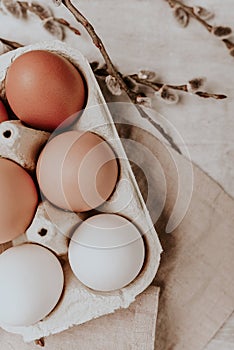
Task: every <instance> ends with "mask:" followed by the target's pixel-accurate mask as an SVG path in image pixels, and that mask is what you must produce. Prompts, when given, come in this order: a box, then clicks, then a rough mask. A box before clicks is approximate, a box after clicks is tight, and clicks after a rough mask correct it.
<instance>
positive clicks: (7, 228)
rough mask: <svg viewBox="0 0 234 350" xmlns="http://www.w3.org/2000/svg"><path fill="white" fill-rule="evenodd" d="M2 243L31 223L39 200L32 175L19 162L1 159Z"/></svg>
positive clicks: (0, 241)
mask: <svg viewBox="0 0 234 350" xmlns="http://www.w3.org/2000/svg"><path fill="white" fill-rule="evenodd" d="M0 193H1V196H0V243H5V242H8V241H11V240H12V239H14V238H16V237H17V236H19V235H21V234H22V233H24V232H25V230H26V229H27V227H28V226H29V225H30V223H31V221H32V219H33V216H34V213H35V210H36V206H37V202H38V195H37V190H36V187H35V185H34V182H33V180H32V178H31V176H30V175H29V174H28V173H27V172H26V171H25V170H24V169H23V168H22V167H21V166H19V165H18V164H16V163H14V162H12V161H10V160H8V159H3V158H1V159H0Z"/></svg>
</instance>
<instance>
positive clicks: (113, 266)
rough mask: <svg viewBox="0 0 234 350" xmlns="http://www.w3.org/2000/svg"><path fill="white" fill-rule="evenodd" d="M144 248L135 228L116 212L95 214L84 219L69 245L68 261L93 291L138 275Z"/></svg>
mask: <svg viewBox="0 0 234 350" xmlns="http://www.w3.org/2000/svg"><path fill="white" fill-rule="evenodd" d="M144 256H145V247H144V242H143V239H142V236H141V234H140V232H139V231H138V229H137V228H136V227H135V226H134V225H133V224H132V223H131V222H130V221H128V220H127V219H125V218H123V217H121V216H119V215H116V214H99V215H95V216H93V217H90V218H89V219H87V220H86V221H84V222H83V223H82V224H81V225H80V226H79V227H78V228H77V229H76V231H75V232H74V234H73V236H72V238H71V241H70V244H69V252H68V257H69V263H70V265H71V268H72V271H73V273H74V274H75V276H76V277H77V278H78V279H79V280H80V282H82V283H83V284H84V285H86V286H87V287H89V288H91V289H94V290H97V291H104V292H107V291H113V290H116V289H120V288H123V287H125V286H126V285H128V284H129V283H130V282H132V281H133V280H134V279H135V278H136V276H137V275H138V274H139V272H140V270H141V268H142V266H143V263H144Z"/></svg>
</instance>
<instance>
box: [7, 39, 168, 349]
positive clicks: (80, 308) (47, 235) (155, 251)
mask: <svg viewBox="0 0 234 350" xmlns="http://www.w3.org/2000/svg"><path fill="white" fill-rule="evenodd" d="M37 49H40V50H48V51H52V52H55V53H58V54H60V55H61V56H64V57H65V58H67V59H68V60H70V61H71V62H72V63H73V64H74V65H75V66H76V67H77V68H78V69H79V70H80V71H81V72H82V73H83V76H84V78H85V80H86V83H87V87H88V98H87V104H86V107H85V109H84V111H83V113H82V115H81V116H80V118H79V119H78V120H77V122H76V123H75V124H73V126H72V129H74V130H77V129H79V130H84V131H86V130H89V131H92V132H95V133H97V134H98V135H100V136H101V137H102V138H104V139H105V140H106V141H107V142H108V143H109V144H110V145H111V146H112V148H113V149H114V151H115V153H116V155H117V157H118V159H119V165H120V176H119V180H118V183H117V185H116V189H115V192H114V193H113V195H112V196H111V198H110V199H109V200H108V201H107V202H105V203H104V204H103V205H102V206H101V207H99V208H98V209H99V211H101V212H105V213H117V214H119V215H123V216H124V217H126V218H128V219H129V220H130V221H132V222H133V223H134V224H135V225H136V226H137V227H138V228H139V230H140V231H141V233H142V236H143V239H144V242H145V246H146V258H145V263H144V266H143V268H142V270H141V272H140V274H139V275H138V276H137V277H136V278H135V280H134V281H133V282H132V283H130V284H129V285H128V286H126V287H124V288H121V289H120V290H116V291H112V292H96V291H94V290H91V289H89V288H87V287H85V286H84V285H83V284H82V283H81V282H80V281H79V280H78V279H77V278H76V277H75V276H74V275H73V273H72V271H71V268H70V266H69V263H68V259H67V251H68V244H69V237H70V236H71V233H72V231H73V229H74V228H75V227H76V226H77V224H79V222H80V221H81V220H83V219H85V217H86V215H88V214H87V213H86V214H85V213H84V214H75V213H71V212H67V211H64V210H61V209H58V208H56V207H54V206H53V205H51V204H50V203H49V202H48V201H44V202H42V203H40V204H39V206H38V208H37V211H36V214H35V217H34V219H33V221H32V223H31V225H30V227H29V228H28V229H27V231H26V232H25V233H24V234H23V235H22V236H20V237H19V238H18V239H16V240H15V241H13V242H12V243H13V245H17V244H21V243H23V242H36V243H38V244H41V245H42V246H45V247H47V248H49V249H51V250H53V251H54V252H55V254H56V255H57V256H58V258H59V259H60V261H62V266H63V271H64V276H65V288H64V292H63V295H62V297H61V299H60V301H59V303H58V304H57V306H56V307H55V309H54V310H53V311H52V312H51V313H50V314H49V315H48V316H47V317H45V318H44V319H43V320H41V321H40V322H38V323H36V324H34V325H31V326H27V327H10V326H7V325H5V324H0V326H1V327H2V328H4V329H5V330H7V331H9V332H12V333H17V334H21V335H22V336H23V338H24V340H25V342H30V341H33V340H36V339H40V338H42V337H46V336H49V335H50V334H56V333H59V332H62V331H64V330H66V329H68V328H70V327H72V326H74V325H79V324H82V323H84V322H87V321H89V320H91V319H93V318H97V317H100V316H102V315H106V314H109V313H113V312H114V311H115V310H117V309H119V308H127V307H129V305H130V304H131V303H132V302H133V301H134V300H135V298H136V296H137V295H138V294H140V293H141V292H142V291H144V290H145V289H146V288H147V287H148V286H149V285H150V284H151V282H152V280H153V278H154V276H155V274H156V272H157V269H158V266H159V262H160V255H161V252H162V248H161V245H160V242H159V240H158V236H157V233H156V231H155V229H154V226H153V223H152V220H151V218H150V215H149V213H148V210H147V208H146V205H145V203H144V200H143V198H142V195H141V193H140V190H139V188H138V185H137V182H136V180H135V177H134V175H133V172H132V169H131V166H130V163H129V161H128V159H127V156H126V153H125V151H124V148H123V146H122V143H121V141H120V139H119V136H118V133H117V131H116V128H115V125H114V122H113V120H112V117H111V114H110V112H109V109H108V107H107V105H106V103H105V100H104V97H103V95H102V93H101V90H100V88H99V85H98V83H97V81H96V79H95V76H94V75H93V72H92V70H91V68H90V66H89V63H88V61H87V60H86V59H85V58H84V57H83V56H82V55H81V54H80V52H79V51H77V50H76V49H74V48H70V47H68V46H67V45H66V44H64V43H62V42H59V41H53V42H42V43H38V44H35V45H30V46H26V47H23V48H19V49H17V50H15V51H12V52H9V53H6V54H4V55H2V56H1V57H0V67H1V68H0V84H1V85H3V86H4V79H5V76H6V72H7V69H8V67H9V66H10V64H11V62H12V61H13V60H14V59H15V58H17V57H18V56H20V55H21V54H23V53H25V52H28V51H32V50H37ZM29 102H30V101H29ZM48 138H49V134H48V133H46V132H44V131H39V130H34V129H32V128H29V127H26V126H24V125H22V123H21V122H20V121H6V122H3V123H2V124H1V125H0V155H1V156H2V157H6V158H9V159H12V160H14V161H15V162H17V163H19V164H20V165H21V166H23V167H24V168H25V169H27V170H28V171H30V172H34V170H35V166H36V161H37V157H38V154H39V152H40V150H41V149H42V147H43V145H44V144H45V142H46V141H47V140H48Z"/></svg>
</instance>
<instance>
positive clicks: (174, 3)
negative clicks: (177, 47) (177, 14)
mask: <svg viewBox="0 0 234 350" xmlns="http://www.w3.org/2000/svg"><path fill="white" fill-rule="evenodd" d="M165 1H166V2H167V3H168V4H169V6H170V7H171V8H172V9H175V8H176V7H180V8H182V9H183V10H184V11H185V12H186V13H187V15H188V16H190V17H192V18H193V19H195V20H196V21H197V22H199V23H200V24H201V25H202V26H203V27H204V28H205V29H206V30H207V31H208V32H209V33H213V31H214V29H215V27H213V26H212V25H210V24H209V23H208V22H207V21H206V20H205V19H203V18H201V17H200V16H199V15H198V14H196V13H195V11H194V8H193V7H191V6H188V5H185V4H184V3H183V2H181V1H180V0H165ZM221 41H222V42H223V43H224V45H225V46H226V48H227V49H228V50H229V52H230V54H231V56H234V43H233V42H232V41H231V40H230V39H227V38H223V39H221Z"/></svg>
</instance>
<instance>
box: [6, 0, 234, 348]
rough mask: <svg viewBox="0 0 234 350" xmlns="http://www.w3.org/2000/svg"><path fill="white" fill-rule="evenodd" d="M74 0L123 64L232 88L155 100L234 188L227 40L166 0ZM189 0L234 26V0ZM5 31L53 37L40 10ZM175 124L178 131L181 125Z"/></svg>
mask: <svg viewBox="0 0 234 350" xmlns="http://www.w3.org/2000/svg"><path fill="white" fill-rule="evenodd" d="M44 2H45V1H44ZM47 3H48V1H47ZM74 3H77V4H79V8H80V9H81V10H82V11H83V12H84V13H85V14H86V15H87V16H88V18H89V19H90V20H91V21H92V23H93V24H94V26H95V27H96V30H97V31H98V33H99V34H100V35H101V37H102V38H103V39H104V42H105V44H106V46H107V49H108V50H109V52H110V53H111V56H112V58H113V60H114V62H115V63H117V64H118V66H119V67H120V69H121V70H122V72H128V73H133V72H136V71H138V70H139V69H141V68H147V69H151V70H154V71H156V73H157V74H158V76H159V78H160V79H161V80H162V81H165V82H168V83H171V84H173V83H176V84H183V83H185V82H187V81H188V80H189V79H191V78H194V77H200V76H205V77H207V84H206V89H207V90H209V91H212V92H219V93H225V94H227V95H228V99H227V100H225V101H214V100H210V99H207V100H201V99H199V98H198V97H195V96H189V95H188V96H183V97H182V99H181V102H180V103H179V104H178V105H173V106H169V105H166V104H163V103H162V102H161V101H159V100H157V99H156V98H155V100H154V102H153V105H154V108H155V109H157V111H158V112H160V113H161V114H162V115H163V116H165V117H166V118H167V119H168V120H169V121H170V122H171V123H172V125H173V126H174V127H175V128H176V130H177V131H178V132H179V133H180V134H181V136H182V137H183V139H184V141H185V143H186V144H187V146H188V148H189V152H190V155H191V159H192V160H193V161H194V162H195V163H196V164H198V165H199V166H200V167H201V168H202V169H203V170H204V171H205V172H206V173H208V174H209V175H210V176H211V177H212V178H213V179H215V180H216V181H217V182H218V183H219V184H221V185H222V186H223V188H224V189H225V191H226V192H228V193H229V194H230V195H232V196H234V162H233V157H234V142H233V127H234V119H233V112H234V99H233V97H234V89H233V83H234V74H233V68H234V59H233V58H231V56H229V55H228V52H227V50H226V49H225V48H224V45H223V44H222V43H221V42H219V40H218V39H216V38H214V37H213V36H212V35H210V34H209V33H208V32H206V30H205V29H204V28H203V27H202V26H201V25H199V24H198V23H197V22H194V21H191V23H190V25H189V27H188V28H187V29H183V28H181V27H179V26H178V25H177V23H176V21H175V19H174V18H173V15H172V13H171V11H170V8H169V7H168V5H167V3H166V2H165V1H164V0H157V1H153V0H141V1H140V0H128V1H126V0H119V1H114V0H101V1H100V0H92V1H87V0H80V1H78V0H77V1H74ZM186 3H188V4H193V5H199V4H200V5H203V6H206V7H207V8H209V9H211V10H212V11H214V12H215V14H216V17H215V19H214V20H213V23H215V24H217V25H218V24H223V25H230V26H234V24H233V23H234V21H233V19H234V3H233V1H232V0H223V1H222V2H221V1H219V0H205V1H202V0H196V1H195V0H194V1H189V0H188V1H187V0H186ZM56 12H57V14H58V15H63V16H64V15H65V16H66V17H67V18H68V19H70V20H71V22H72V23H73V24H75V22H74V21H73V19H72V17H71V16H70V15H69V14H65V13H66V11H65V10H64V9H62V8H57V9H56ZM28 28H30V30H29V29H28ZM233 29H234V28H233ZM0 36H2V37H7V38H8V39H12V40H16V41H20V42H22V43H24V44H28V43H33V42H36V41H39V40H44V39H45V40H49V39H52V40H53V37H52V36H50V35H49V34H47V33H46V31H45V30H43V28H42V27H41V24H40V23H39V21H38V20H37V19H36V18H33V17H32V18H31V19H30V20H28V21H27V22H22V21H20V20H14V19H10V18H9V17H6V16H4V15H3V14H1V13H0ZM66 41H67V42H68V43H69V44H71V45H75V46H76V47H78V48H79V49H80V50H81V51H82V52H83V53H84V54H85V55H86V56H87V57H88V59H89V60H93V59H97V57H99V54H98V51H97V49H95V48H94V47H93V46H92V45H91V42H90V40H89V38H88V36H87V34H85V33H84V32H83V31H82V36H81V37H78V38H77V37H75V36H74V35H73V34H72V33H68V35H67V39H66ZM168 131H169V132H171V133H172V134H173V129H171V130H170V128H169V130H168ZM220 349H222V350H231V349H234V314H233V316H232V317H231V318H230V319H229V320H228V321H227V322H226V323H225V325H224V326H223V328H222V329H221V330H220V331H219V332H218V334H217V335H216V336H215V338H214V339H213V340H212V341H211V342H210V344H209V345H208V346H207V347H206V350H220Z"/></svg>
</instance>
